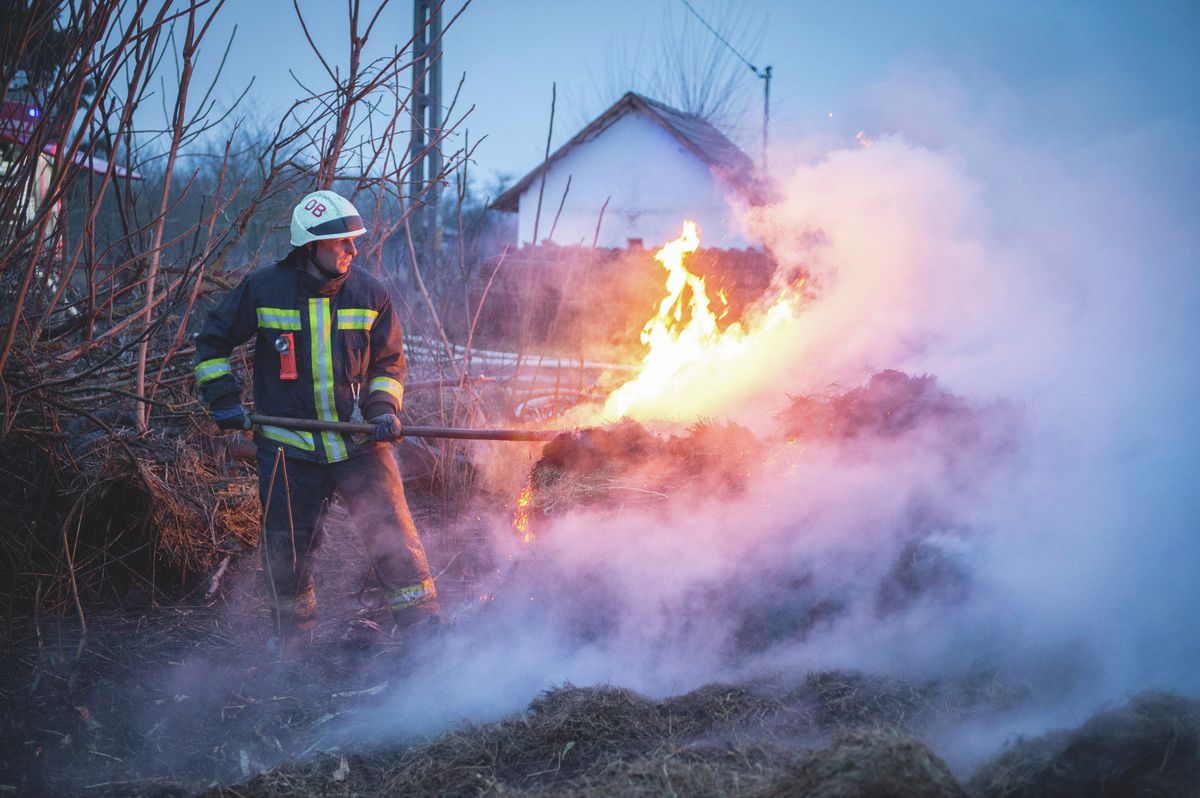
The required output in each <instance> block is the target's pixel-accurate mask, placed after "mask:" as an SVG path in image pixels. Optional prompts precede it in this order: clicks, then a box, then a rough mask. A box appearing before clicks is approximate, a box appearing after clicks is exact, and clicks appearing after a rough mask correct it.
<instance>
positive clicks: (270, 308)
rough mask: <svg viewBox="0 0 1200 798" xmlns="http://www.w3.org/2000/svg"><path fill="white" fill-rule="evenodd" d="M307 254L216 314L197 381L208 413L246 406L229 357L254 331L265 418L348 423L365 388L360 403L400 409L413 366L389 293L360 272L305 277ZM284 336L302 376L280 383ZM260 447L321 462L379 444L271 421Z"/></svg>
mask: <svg viewBox="0 0 1200 798" xmlns="http://www.w3.org/2000/svg"><path fill="white" fill-rule="evenodd" d="M304 257H305V256H304V253H303V250H295V251H293V253H292V254H291V255H289V256H288V257H286V258H284V259H283V260H281V261H279V262H278V263H276V264H274V265H271V266H267V267H264V268H262V269H257V270H255V271H254V272H252V273H251V274H250V275H249V276H247V277H246V279H245V280H243V281H242V282H241V284H239V285H238V286H237V287H236V288H234V289H233V290H232V291H231V292H229V295H228V296H226V297H225V299H224V300H223V301H222V302H221V304H220V305H218V306H217V307H216V308H215V309H214V310H212V311H211V312H210V313H209V314H208V317H207V319H206V320H205V322H204V326H203V328H202V329H201V331H200V332H199V333H198V334H197V336H196V384H197V385H198V386H199V387H200V391H201V393H202V394H203V395H204V399H205V401H206V402H208V404H209V406H210V407H214V406H223V405H228V404H232V403H233V402H236V401H241V386H240V385H239V384H238V381H237V378H236V377H235V376H234V374H233V369H232V368H231V363H230V359H229V358H230V353H231V352H232V351H233V349H234V347H236V346H238V345H239V344H241V343H243V342H244V341H246V340H247V339H248V338H249V337H250V336H252V335H253V336H255V343H254V402H255V407H256V409H257V412H259V413H261V414H263V415H269V416H285V417H288V418H305V419H318V420H322V421H350V420H352V413H353V411H354V408H355V393H356V392H358V395H359V403H360V407H363V408H365V407H367V406H368V405H373V406H375V407H373V412H380V410H382V408H383V406H384V405H386V406H387V408H388V411H390V412H393V413H398V412H399V411H400V405H401V403H402V401H403V398H404V375H405V371H406V365H405V361H404V350H403V347H402V340H403V337H402V332H401V329H400V320H399V319H398V318H397V317H396V311H395V309H394V308H393V306H392V301H391V298H390V297H389V296H388V294H387V291H386V290H385V289H384V288H383V286H382V285H380V284H379V283H378V282H377V281H376V280H375V279H374V278H372V277H371V276H370V275H368V274H366V273H364V272H362V271H361V270H359V269H355V268H353V267H351V269H350V271H349V272H348V273H347V275H346V277H345V279H344V281H343V280H340V279H339V280H335V281H332V282H326V283H322V282H320V281H319V280H317V279H315V278H314V277H312V276H311V275H309V274H308V273H306V272H305V271H304V268H303V258H304ZM339 283H340V285H339ZM286 333H291V334H292V338H293V340H294V344H293V345H294V351H295V363H296V375H297V376H296V378H295V379H281V357H280V353H279V352H278V351H277V349H276V342H277V341H278V340H279V338H280V337H281V336H282V335H284V334H286ZM375 408H379V410H376V409H375ZM383 412H387V411H383ZM355 420H357V419H355ZM254 442H255V443H256V444H257V446H258V448H259V451H260V453H261V452H263V451H267V452H274V451H275V450H276V449H277V448H278V447H279V446H280V445H282V446H283V448H284V451H285V454H286V455H287V456H288V457H297V458H300V459H303V460H312V461H316V462H323V463H336V462H339V461H341V460H345V459H347V458H349V457H353V456H355V455H356V454H360V453H361V452H363V451H364V447H371V446H373V445H375V444H373V443H372V442H370V441H369V440H368V441H367V442H365V443H364V444H359V443H357V442H355V441H354V440H352V439H351V438H350V437H349V436H345V435H341V434H339V433H336V432H305V431H303V430H291V429H284V428H282V427H272V426H263V425H259V426H256V427H255V429H254Z"/></svg>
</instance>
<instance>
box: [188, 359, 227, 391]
mask: <svg viewBox="0 0 1200 798" xmlns="http://www.w3.org/2000/svg"><path fill="white" fill-rule="evenodd" d="M232 373H233V372H232V370H231V369H230V368H229V358H227V357H214V358H212V359H210V360H202V361H200V362H199V363H197V364H196V384H197V385H203V384H204V383H206V382H212V381H213V380H215V379H217V378H218V377H224V376H225V375H226V374H232Z"/></svg>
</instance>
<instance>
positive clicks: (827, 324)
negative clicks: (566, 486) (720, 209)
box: [381, 72, 1200, 758]
mask: <svg viewBox="0 0 1200 798" xmlns="http://www.w3.org/2000/svg"><path fill="white" fill-rule="evenodd" d="M967 98H970V99H969V100H968V99H967ZM989 100H990V101H989ZM862 105H863V109H862V116H863V118H869V119H871V120H873V122H874V123H875V125H876V127H875V128H874V129H871V130H869V131H867V134H869V135H864V136H860V137H858V140H857V141H855V142H854V143H853V144H850V145H840V146H834V147H830V148H827V149H826V150H825V152H824V153H823V154H821V155H820V156H819V157H816V158H810V159H807V160H806V161H804V162H803V163H796V164H793V165H792V166H791V167H790V168H789V169H788V170H787V171H786V173H785V174H783V175H782V177H781V178H780V179H779V185H780V189H781V197H782V198H781V199H780V200H779V201H778V202H777V203H775V204H773V205H771V206H769V207H766V208H762V209H758V210H757V211H756V212H754V213H753V214H752V215H751V216H750V217H749V218H747V219H746V220H745V221H746V225H747V229H748V230H749V231H750V232H751V234H753V235H754V236H755V237H757V238H759V239H760V240H762V241H764V242H765V244H766V245H767V246H768V247H769V248H770V249H771V251H772V252H773V253H774V254H775V256H776V258H777V259H778V260H779V261H780V264H781V274H785V275H786V274H794V273H796V272H797V271H803V272H804V273H805V274H806V275H807V276H808V277H807V282H806V290H808V291H809V292H810V294H811V298H810V299H809V300H808V301H806V302H805V303H804V304H803V305H801V306H800V307H799V309H798V310H797V311H796V312H795V314H794V315H793V316H792V317H791V318H789V319H788V321H787V323H786V324H785V325H783V326H781V327H778V328H775V329H773V330H772V332H771V334H770V335H769V336H764V337H763V338H764V340H763V341H762V342H761V344H762V347H763V348H762V349H761V350H759V351H757V352H756V353H755V354H754V355H753V356H751V357H747V358H746V359H745V363H743V364H742V366H741V367H735V366H731V367H730V368H729V370H728V371H725V372H723V373H721V374H720V375H717V379H716V380H715V381H714V388H713V390H712V395H713V396H714V397H718V399H719V401H714V403H713V406H712V407H711V408H709V409H707V410H706V412H705V413H704V415H705V417H708V418H715V419H720V420H728V421H736V422H738V423H741V424H744V425H746V426H748V427H749V428H751V429H753V430H755V431H756V433H758V434H759V435H760V436H761V437H762V439H763V440H764V442H765V443H766V445H767V447H768V449H769V450H770V451H769V453H768V454H767V455H766V456H764V458H763V460H762V464H760V465H759V467H757V468H756V469H755V470H754V471H753V473H752V477H751V480H750V483H749V484H748V486H746V488H745V490H744V491H741V492H739V493H736V494H732V495H731V494H721V493H719V492H715V493H712V494H708V495H697V494H695V493H692V494H687V495H685V496H683V497H676V499H677V500H675V501H671V500H667V501H664V502H659V503H649V504H632V505H630V506H627V507H625V508H623V509H622V510H621V511H620V512H611V511H595V510H591V511H589V510H576V511H572V512H569V513H567V514H565V515H563V516H561V517H559V518H557V519H556V520H555V522H554V523H553V525H552V528H550V529H549V530H547V532H546V534H545V535H543V536H542V537H541V538H539V539H538V540H537V541H536V545H535V546H534V547H530V548H525V549H523V548H522V547H521V546H520V545H519V544H518V543H517V542H516V540H515V538H514V536H513V535H512V533H511V530H509V529H508V528H507V522H506V520H505V519H499V520H498V522H497V536H496V537H497V541H498V543H497V545H498V551H499V555H498V561H499V562H501V563H505V565H502V566H501V573H500V574H499V576H498V584H497V586H496V594H497V598H496V600H495V601H494V602H491V603H489V605H488V606H487V607H486V608H485V609H483V610H480V611H479V613H478V614H477V615H476V616H474V617H472V618H467V619H465V620H463V621H462V622H461V623H460V624H459V625H458V626H457V628H456V629H455V630H453V631H452V633H451V634H450V635H449V636H448V637H447V639H446V640H445V641H443V643H442V645H443V646H444V648H443V649H441V650H440V651H439V652H437V654H436V655H434V656H431V657H430V658H429V660H428V662H427V664H426V665H424V666H423V667H422V668H420V669H419V670H418V672H417V673H415V674H413V676H412V677H411V679H410V680H409V681H408V682H407V683H406V684H405V686H404V689H402V690H401V691H400V692H399V694H398V696H397V698H396V699H395V701H394V702H393V703H391V704H389V705H388V706H387V707H386V708H385V710H384V712H383V713H382V715H381V716H382V717H386V718H390V719H393V720H391V721H388V722H387V731H388V732H390V733H393V734H398V735H402V736H403V735H407V734H412V733H414V732H431V731H436V730H438V729H441V728H444V727H445V725H446V724H449V723H453V722H455V721H458V720H461V719H465V718H470V719H473V720H480V719H487V718H489V717H496V716H499V715H501V714H504V713H507V712H510V711H513V710H517V709H519V708H520V707H522V706H524V705H525V704H526V703H527V702H528V701H529V700H530V699H531V698H532V697H533V696H534V695H535V694H536V693H537V692H538V691H540V690H543V689H546V688H548V687H550V686H552V685H556V684H561V683H564V682H573V683H577V684H592V683H598V682H611V683H614V684H619V685H621V686H626V687H631V688H634V689H638V690H642V691H646V692H648V693H651V694H658V695H665V694H670V693H676V692H681V691H684V690H687V689H690V688H693V687H695V686H697V685H699V684H703V683H705V682H710V681H716V680H729V679H737V678H748V677H752V676H756V675H763V674H767V673H778V672H803V671H806V670H814V669H829V668H856V669H862V670H865V671H869V672H881V671H886V672H897V671H898V672H901V673H905V674H909V675H918V676H921V677H932V678H938V677H939V675H940V676H941V677H942V678H953V677H954V675H956V674H964V673H968V672H972V671H978V670H979V669H986V670H987V671H988V672H990V673H994V674H997V675H998V678H1001V679H1004V680H1007V681H1008V682H1009V683H1014V684H1016V683H1019V684H1022V685H1025V686H1028V687H1029V688H1030V690H1031V691H1032V695H1033V696H1034V701H1033V703H1032V704H1031V705H1029V706H1026V708H1025V711H1024V712H1023V713H1020V714H1018V715H1014V716H1012V717H1011V718H1009V719H1008V720H1007V721H1006V722H1004V723H997V722H994V721H993V722H990V723H989V724H988V726H989V728H990V729H991V731H990V732H989V733H988V734H986V735H984V736H985V737H987V741H986V744H985V743H981V742H978V741H976V742H975V743H970V744H969V745H976V746H977V748H978V750H979V751H985V750H988V751H990V750H994V745H995V744H996V743H997V742H998V740H997V739H995V738H996V737H997V736H1002V735H1003V734H1005V733H1008V732H1016V731H1019V732H1023V733H1028V734H1032V733H1036V732H1038V731H1041V730H1043V729H1044V728H1046V727H1048V726H1052V725H1058V724H1066V723H1073V722H1077V721H1078V720H1079V719H1080V717H1082V716H1083V714H1084V713H1086V712H1089V711H1092V710H1094V709H1096V708H1097V707H1099V706H1101V705H1104V704H1106V703H1109V704H1111V703H1115V702H1119V701H1121V700H1123V699H1124V698H1126V697H1127V696H1128V695H1130V694H1132V693H1134V692H1137V691H1139V690H1144V689H1147V688H1152V687H1153V688H1164V689H1170V690H1178V691H1183V692H1189V693H1193V694H1194V693H1195V692H1197V690H1200V677H1198V676H1197V671H1196V669H1195V663H1196V662H1197V661H1200V632H1198V631H1197V628H1198V627H1197V626H1196V624H1195V621H1194V616H1195V613H1196V611H1197V610H1200V587H1198V586H1200V580H1197V579H1196V578H1195V573H1194V570H1195V569H1194V563H1195V562H1197V561H1198V560H1200V543H1198V540H1200V539H1198V538H1197V537H1196V534H1195V533H1196V530H1197V522H1198V520H1200V498H1198V495H1197V493H1196V490H1195V486H1196V485H1197V484H1200V454H1198V453H1197V450H1196V446H1195V443H1196V441H1197V434H1196V433H1197V422H1196V420H1195V412H1194V408H1195V407H1196V406H1197V401H1198V400H1200V395H1198V394H1200V390H1198V388H1200V386H1198V382H1197V378H1196V371H1195V364H1196V363H1197V362H1200V357H1198V355H1200V352H1197V349H1198V346H1197V341H1196V335H1195V319H1196V318H1200V291H1198V290H1197V288H1198V285H1197V282H1198V280H1197V274H1196V271H1195V264H1196V253H1197V252H1198V251H1200V248H1198V247H1197V243H1198V242H1197V235H1198V234H1197V229H1196V226H1195V223H1194V212H1193V211H1191V210H1190V209H1192V208H1194V207H1195V203H1194V202H1189V200H1190V199H1194V195H1195V188H1194V185H1195V178H1196V177H1197V169H1196V165H1197V159H1196V157H1195V153H1194V149H1195V148H1194V147H1190V148H1186V149H1185V148H1184V147H1179V146H1175V144H1176V143H1177V142H1180V141H1188V140H1191V139H1193V138H1194V136H1195V133H1196V131H1195V129H1194V126H1192V125H1191V123H1190V122H1189V121H1187V120H1186V119H1182V120H1180V119H1174V120H1172V119H1165V120H1153V121H1151V122H1150V123H1148V124H1146V125H1144V126H1142V127H1118V126H1112V127H1110V128H1106V129H1102V130H1097V131H1095V133H1094V135H1091V136H1090V137H1088V138H1086V140H1083V141H1080V140H1079V137H1078V136H1073V137H1070V138H1069V139H1068V140H1063V141H1056V140H1054V139H1053V138H1052V137H1050V135H1049V133H1050V132H1051V131H1045V130H1036V131H1034V133H1033V134H1031V133H1028V132H1024V131H1022V130H1021V128H1020V126H1019V125H1017V124H1016V123H1015V121H1019V120H1014V116H1019V111H1020V106H1019V104H1016V101H1015V100H1014V99H1013V98H1012V95H1011V93H1009V92H1006V91H997V92H995V93H994V94H992V95H990V98H989V99H980V97H979V93H978V87H967V86H964V85H960V84H956V83H955V80H954V78H952V77H947V76H946V75H944V74H940V73H935V74H924V73H914V72H906V73H902V74H898V75H897V76H896V77H894V78H893V79H892V80H890V81H888V82H886V83H884V84H882V85H880V86H879V87H877V89H876V90H875V91H873V92H871V93H869V94H868V95H867V96H865V97H864V98H863V100H862ZM981 107H982V108H986V109H987V113H984V114H980V113H978V111H979V109H980V108H981ZM938 122H940V124H938ZM845 140H846V141H848V142H849V141H853V140H854V139H853V136H852V134H851V135H847V136H846V139H845ZM803 149H804V148H803V147H797V148H796V150H797V151H800V150H803ZM809 149H811V148H809ZM1168 158H1177V159H1178V160H1177V162H1176V163H1177V166H1178V167H1179V168H1178V169H1172V168H1171V167H1170V165H1168V164H1167V163H1165V161H1166V160H1167V159H1168ZM754 324H755V322H754V320H753V319H751V321H750V322H749V327H750V328H751V330H752V331H753V329H754ZM885 369H897V370H900V371H903V372H906V373H908V374H911V375H920V374H929V375H933V376H934V377H936V379H937V382H938V385H940V386H941V388H943V389H944V390H946V391H948V392H950V393H953V394H955V395H957V396H959V397H962V399H963V401H965V402H967V403H968V404H969V405H970V406H971V407H972V408H975V409H976V410H977V411H978V415H977V417H976V420H977V423H978V424H979V425H980V429H979V430H977V432H978V433H979V434H978V435H977V436H975V437H974V438H973V439H972V441H968V442H965V443H964V440H963V439H962V438H961V437H959V436H956V435H953V434H948V433H947V431H946V429H944V428H943V427H941V426H939V424H938V423H937V422H936V419H934V420H926V421H924V422H922V423H919V424H917V425H916V426H915V427H914V428H912V429H910V430H907V431H906V432H904V434H903V435H899V436H890V437H889V436H882V435H881V436H875V437H872V436H865V437H859V438H856V439H855V440H854V441H852V442H846V441H840V442H839V441H825V442H818V443H813V444H811V445H805V446H796V445H788V444H787V443H785V442H784V441H783V440H782V436H780V435H779V434H778V430H777V420H776V417H775V415H774V414H775V413H777V412H778V411H779V410H780V409H782V408H784V407H786V405H787V403H788V401H789V397H791V396H795V395H798V394H809V393H813V394H820V393H822V392H829V391H831V390H839V391H845V390H849V389H851V388H854V387H855V386H861V385H863V384H865V383H866V382H867V380H868V379H869V378H870V376H871V375H872V374H875V373H877V372H879V371H882V370H885ZM729 386H735V387H734V388H730V387H729ZM773 430H774V433H773V432H772V431H773ZM981 441H982V442H981ZM997 441H1002V442H1003V444H1002V445H994V444H995V443H996V442H997ZM923 557H932V559H930V560H928V562H930V563H932V565H931V566H930V567H931V568H933V569H934V571H932V572H931V573H932V574H933V577H931V578H932V580H933V582H935V583H936V585H935V587H936V589H933V590H931V591H928V592H925V593H921V594H920V595H913V596H907V597H906V596H905V594H903V591H901V592H900V593H897V592H896V590H897V588H895V587H894V584H895V583H896V580H897V579H900V583H901V584H903V578H902V577H903V576H904V574H903V573H900V576H897V574H898V571H897V569H898V568H901V567H902V564H903V563H904V562H906V561H908V560H913V561H917V560H920V561H922V562H925V561H926V560H921V558H923ZM905 558H908V560H906V559H905ZM513 563H515V565H514V564H513ZM939 569H940V570H939ZM889 585H893V586H892V587H889ZM889 591H891V592H889ZM897 596H899V597H900V598H901V599H903V600H898V599H897ZM889 597H890V598H889ZM788 612H791V613H792V616H787V613H788ZM781 613H782V614H783V615H782V616H781ZM785 616H787V617H785ZM748 618H749V619H757V621H754V622H748V621H747V619H748ZM764 618H765V619H768V620H763V619H764ZM394 719H399V720H394ZM972 739H974V738H972ZM989 746H991V748H989ZM962 756H963V757H966V758H970V757H971V756H973V754H972V753H971V752H967V753H965V754H962Z"/></svg>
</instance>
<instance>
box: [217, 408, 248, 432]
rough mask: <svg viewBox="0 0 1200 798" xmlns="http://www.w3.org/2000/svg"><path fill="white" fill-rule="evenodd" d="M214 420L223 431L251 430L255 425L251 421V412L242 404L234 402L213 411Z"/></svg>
mask: <svg viewBox="0 0 1200 798" xmlns="http://www.w3.org/2000/svg"><path fill="white" fill-rule="evenodd" d="M212 420H213V421H215V422H217V426H218V427H220V428H221V429H251V428H252V427H253V426H254V423H253V422H251V421H250V411H249V410H247V409H246V406H245V405H244V404H242V403H241V402H233V403H231V404H228V405H224V406H222V407H214V408H213V409H212Z"/></svg>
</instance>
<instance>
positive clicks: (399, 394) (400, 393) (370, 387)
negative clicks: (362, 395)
mask: <svg viewBox="0 0 1200 798" xmlns="http://www.w3.org/2000/svg"><path fill="white" fill-rule="evenodd" d="M375 391H383V392H384V393H386V394H391V396H392V398H394V399H395V400H396V403H397V404H403V403H404V384H403V383H401V382H400V381H399V380H393V379H392V378H391V377H376V378H374V379H373V380H371V381H370V382H369V383H367V393H374V392H375Z"/></svg>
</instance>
